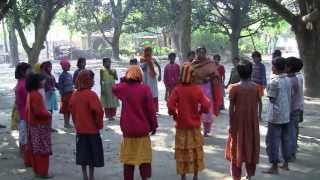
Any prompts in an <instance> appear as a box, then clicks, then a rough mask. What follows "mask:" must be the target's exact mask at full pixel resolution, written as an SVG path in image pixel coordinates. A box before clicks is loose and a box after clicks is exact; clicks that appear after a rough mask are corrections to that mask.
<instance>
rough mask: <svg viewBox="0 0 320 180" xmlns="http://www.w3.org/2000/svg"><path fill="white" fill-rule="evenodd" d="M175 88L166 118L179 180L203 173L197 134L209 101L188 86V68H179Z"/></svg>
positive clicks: (199, 135) (189, 71) (190, 80)
mask: <svg viewBox="0 0 320 180" xmlns="http://www.w3.org/2000/svg"><path fill="white" fill-rule="evenodd" d="M180 82H181V83H180V84H179V85H177V86H176V87H175V88H174V89H173V91H172V94H171V95H170V97H169V100H168V109H169V114H170V115H172V116H173V119H174V120H175V121H176V140H175V159H176V163H177V164H176V167H177V173H178V174H179V175H181V179H182V180H185V179H186V174H188V173H193V174H194V176H193V179H194V180H197V179H198V172H199V171H201V170H203V169H204V160H203V159H204V153H203V136H202V134H201V120H200V115H201V114H202V113H207V112H208V111H209V108H210V101H209V99H208V98H207V97H206V96H205V94H204V93H203V92H202V90H201V88H200V87H199V86H197V85H195V84H193V83H192V67H191V65H190V64H185V65H183V67H182V69H181V74H180Z"/></svg>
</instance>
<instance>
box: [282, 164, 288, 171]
mask: <svg viewBox="0 0 320 180" xmlns="http://www.w3.org/2000/svg"><path fill="white" fill-rule="evenodd" d="M280 169H282V170H284V171H289V170H290V169H289V165H288V163H283V165H282V166H280Z"/></svg>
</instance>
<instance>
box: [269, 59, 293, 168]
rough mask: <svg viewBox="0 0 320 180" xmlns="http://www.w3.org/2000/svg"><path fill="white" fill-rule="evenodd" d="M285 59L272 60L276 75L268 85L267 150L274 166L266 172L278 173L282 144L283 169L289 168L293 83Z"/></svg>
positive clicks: (273, 70)
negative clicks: (286, 72) (288, 74)
mask: <svg viewBox="0 0 320 180" xmlns="http://www.w3.org/2000/svg"><path fill="white" fill-rule="evenodd" d="M285 65H286V62H285V59H283V58H276V59H274V60H273V61H272V72H273V73H274V74H275V76H274V77H273V78H272V79H271V82H270V84H269V85H268V88H267V92H268V97H269V103H268V107H269V108H268V119H267V121H268V132H267V136H266V146H267V147H266V150H267V154H268V156H269V161H270V163H272V166H271V167H270V168H269V169H268V170H267V171H264V173H268V174H278V163H279V149H280V144H281V150H282V157H283V159H284V163H283V166H281V167H280V168H281V169H284V170H289V167H288V160H289V158H290V154H289V145H288V138H289V121H290V118H289V117H290V98H291V85H290V82H289V80H288V78H287V75H286V74H285V73H284V71H285Z"/></svg>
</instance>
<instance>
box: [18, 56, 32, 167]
mask: <svg viewBox="0 0 320 180" xmlns="http://www.w3.org/2000/svg"><path fill="white" fill-rule="evenodd" d="M30 71H31V65H30V64H28V63H24V62H22V63H19V64H18V65H17V67H16V71H15V78H16V79H17V80H18V82H17V85H16V88H15V89H16V92H15V93H16V108H17V111H18V117H19V144H20V145H19V147H20V153H21V155H22V157H23V159H24V164H25V166H26V167H28V166H31V159H30V157H29V156H28V153H27V152H25V149H26V144H27V143H26V134H27V124H26V105H27V93H28V92H27V89H26V78H27V75H28V74H29V72H30Z"/></svg>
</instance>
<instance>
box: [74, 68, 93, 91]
mask: <svg viewBox="0 0 320 180" xmlns="http://www.w3.org/2000/svg"><path fill="white" fill-rule="evenodd" d="M93 84H94V73H93V72H92V71H90V70H86V69H85V70H82V71H81V72H80V73H79V76H78V78H77V81H76V89H77V90H83V89H91V88H92V86H93Z"/></svg>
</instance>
